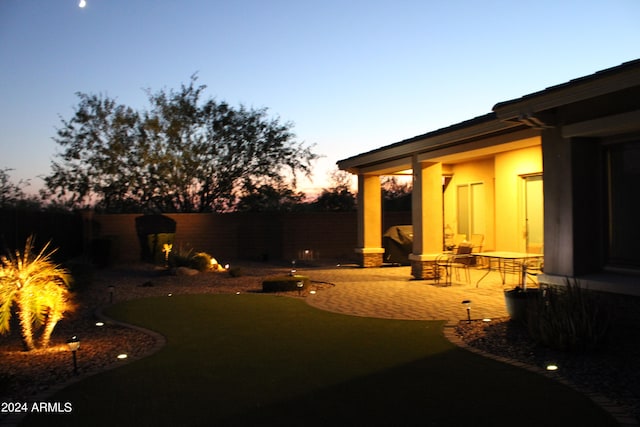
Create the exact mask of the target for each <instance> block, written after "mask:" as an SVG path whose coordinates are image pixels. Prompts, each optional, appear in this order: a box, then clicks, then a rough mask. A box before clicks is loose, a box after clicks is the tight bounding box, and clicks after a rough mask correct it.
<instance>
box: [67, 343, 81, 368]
mask: <svg viewBox="0 0 640 427" xmlns="http://www.w3.org/2000/svg"><path fill="white" fill-rule="evenodd" d="M67 347H68V348H69V351H71V354H72V355H73V373H74V374H75V375H77V374H78V360H77V358H76V352H77V351H78V349H79V348H80V340H79V339H78V337H77V336H76V335H74V336H72V337H71V338H69V339H68V340H67Z"/></svg>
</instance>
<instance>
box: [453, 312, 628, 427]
mask: <svg viewBox="0 0 640 427" xmlns="http://www.w3.org/2000/svg"><path fill="white" fill-rule="evenodd" d="M455 332H456V335H457V336H458V337H460V338H461V339H462V341H463V342H465V343H466V344H467V345H469V346H471V347H474V348H477V349H479V350H482V351H484V352H487V353H490V354H493V355H496V356H501V357H506V358H510V359H513V360H516V361H519V362H523V363H526V364H528V365H530V366H535V367H538V368H541V369H546V368H547V366H548V365H550V364H554V365H556V366H557V367H558V370H557V371H554V375H557V376H559V377H561V378H563V379H564V380H566V381H568V382H569V383H570V384H572V385H574V386H576V388H578V389H580V390H584V391H587V392H591V393H596V394H599V395H601V396H604V397H605V398H606V399H608V400H609V401H611V402H613V403H615V404H616V405H618V406H619V407H621V408H622V409H623V410H624V411H625V412H627V413H629V414H630V415H632V416H633V417H634V418H635V419H636V420H638V421H640V370H638V368H637V366H638V362H639V361H640V341H638V339H637V338H638V337H637V336H636V333H637V331H635V330H634V331H628V333H627V332H624V331H620V330H618V331H615V332H614V333H613V336H612V338H611V342H610V344H609V345H608V346H606V348H604V349H601V350H599V351H589V352H564V351H558V350H553V349H550V348H548V347H543V346H541V345H538V344H536V343H535V342H534V341H532V340H531V339H530V338H529V335H528V333H527V330H526V327H525V326H524V325H522V324H520V323H517V322H513V321H510V320H509V318H500V319H491V321H490V322H484V321H482V320H474V321H471V322H466V321H461V322H460V323H459V324H458V326H457V327H456V330H455Z"/></svg>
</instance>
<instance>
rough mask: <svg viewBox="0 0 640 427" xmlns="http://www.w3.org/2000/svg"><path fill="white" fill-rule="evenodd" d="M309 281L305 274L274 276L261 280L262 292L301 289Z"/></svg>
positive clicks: (307, 284)
mask: <svg viewBox="0 0 640 427" xmlns="http://www.w3.org/2000/svg"><path fill="white" fill-rule="evenodd" d="M309 283H311V281H310V280H309V278H308V277H306V276H276V277H271V278H268V279H265V280H264V281H263V282H262V292H286V291H302V290H303V289H305V288H306V287H307V286H309ZM300 284H302V286H300Z"/></svg>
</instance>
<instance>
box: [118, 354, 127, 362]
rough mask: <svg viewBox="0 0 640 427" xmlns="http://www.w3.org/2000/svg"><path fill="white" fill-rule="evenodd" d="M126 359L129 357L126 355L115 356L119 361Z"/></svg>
mask: <svg viewBox="0 0 640 427" xmlns="http://www.w3.org/2000/svg"><path fill="white" fill-rule="evenodd" d="M127 357H129V356H128V355H127V353H120V354H119V355H118V356H117V358H118V359H120V360H124V359H126V358H127Z"/></svg>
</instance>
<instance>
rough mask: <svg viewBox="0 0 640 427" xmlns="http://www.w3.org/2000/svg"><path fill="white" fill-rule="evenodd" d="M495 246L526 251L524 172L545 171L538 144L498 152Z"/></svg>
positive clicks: (507, 249)
mask: <svg viewBox="0 0 640 427" xmlns="http://www.w3.org/2000/svg"><path fill="white" fill-rule="evenodd" d="M495 170H496V180H495V194H496V202H495V223H496V224H499V225H500V226H499V227H497V228H496V244H495V246H496V249H497V250H500V251H518V252H521V251H524V249H525V247H524V241H525V235H524V233H525V228H524V227H525V224H524V223H523V222H522V221H521V218H523V217H524V216H523V215H524V214H523V213H522V212H521V197H522V176H525V175H531V174H538V173H542V150H541V148H540V147H539V146H537V147H530V148H525V149H521V150H515V151H510V152H506V153H500V154H497V155H496V157H495Z"/></svg>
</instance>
